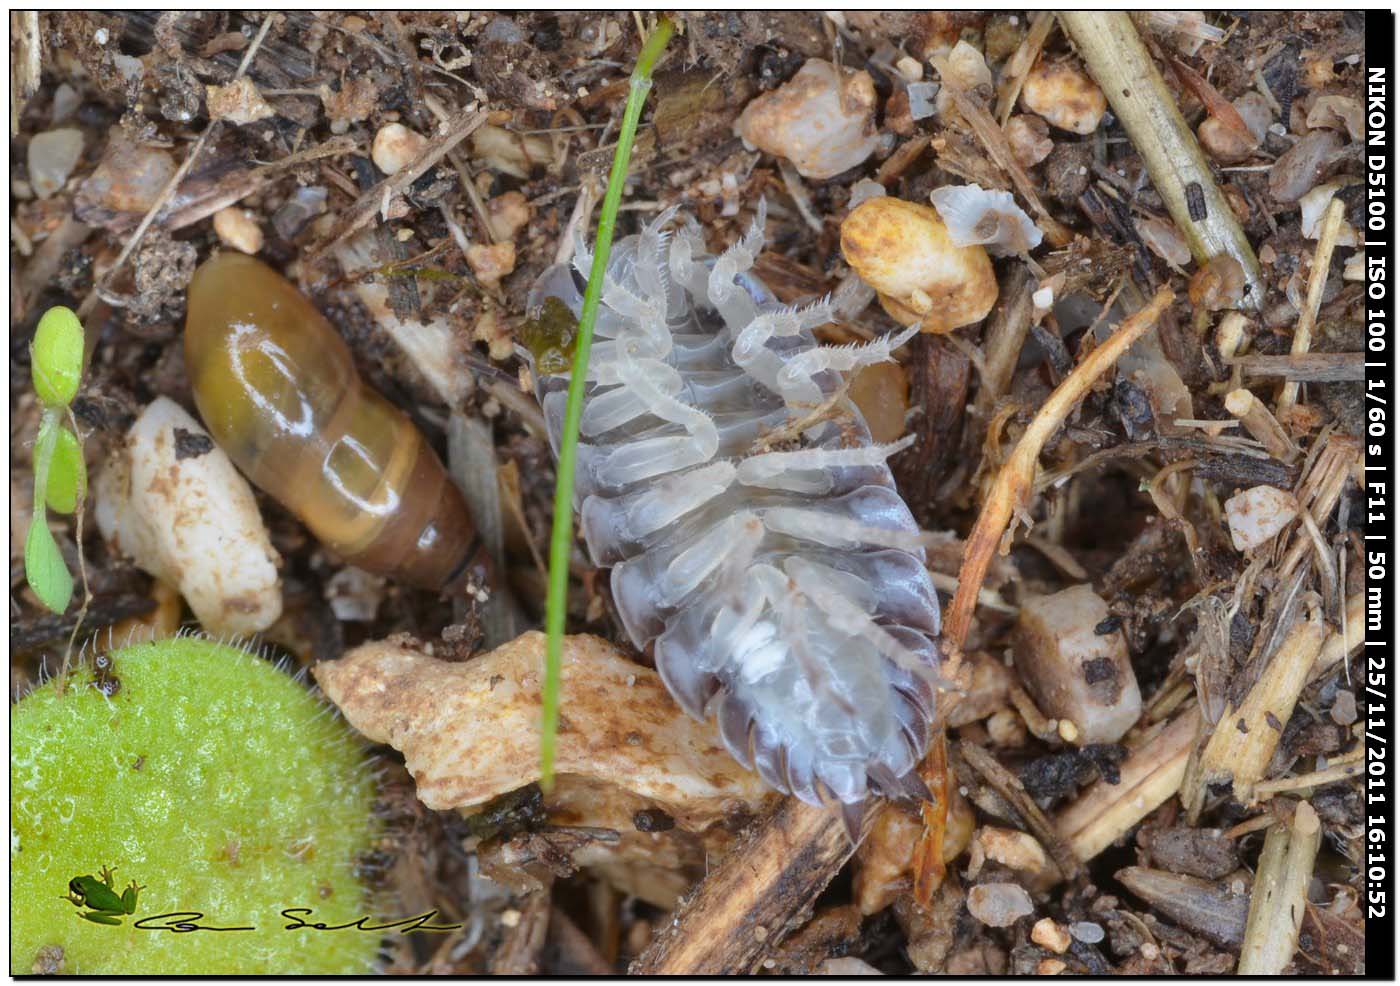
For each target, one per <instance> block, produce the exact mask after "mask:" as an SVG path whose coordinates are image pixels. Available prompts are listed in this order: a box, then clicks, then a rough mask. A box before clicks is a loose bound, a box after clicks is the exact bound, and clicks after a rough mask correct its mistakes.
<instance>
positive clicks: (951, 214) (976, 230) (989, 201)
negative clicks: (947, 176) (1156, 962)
mask: <svg viewBox="0 0 1400 986" xmlns="http://www.w3.org/2000/svg"><path fill="white" fill-rule="evenodd" d="M929 198H930V199H931V200H932V201H933V207H934V208H935V209H937V210H938V215H939V216H940V217H941V218H942V219H943V222H944V224H945V225H946V226H947V227H948V236H949V238H950V239H952V241H953V243H954V244H955V245H956V246H960V247H966V246H985V247H986V248H987V249H988V250H990V251H991V252H992V253H993V254H994V255H996V256H998V257H1006V256H1009V255H1012V254H1019V253H1025V252H1026V251H1028V250H1034V249H1035V248H1036V247H1038V246H1040V241H1041V238H1042V234H1041V232H1040V229H1039V228H1038V227H1037V226H1036V224H1035V223H1034V222H1033V221H1032V220H1031V217H1030V216H1028V215H1026V213H1025V211H1024V210H1023V209H1022V208H1021V207H1020V206H1019V205H1017V204H1016V200H1015V199H1014V198H1013V197H1012V195H1011V193H1010V192H1003V191H997V190H992V189H985V188H983V187H982V186H981V185H944V186H943V187H942V188H935V189H934V190H933V191H932V192H931V193H930V194H929Z"/></svg>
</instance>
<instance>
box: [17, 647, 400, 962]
mask: <svg viewBox="0 0 1400 986" xmlns="http://www.w3.org/2000/svg"><path fill="white" fill-rule="evenodd" d="M67 678H68V680H67V682H66V687H65V688H64V689H63V690H62V692H60V690H59V688H58V687H57V686H58V682H57V681H50V682H49V683H47V684H44V685H41V686H39V687H37V688H35V689H34V690H33V691H32V692H30V693H29V694H28V695H26V696H25V697H24V698H23V699H21V700H20V701H19V702H18V703H17V704H15V705H14V706H12V707H11V711H10V782H11V791H12V792H13V794H12V797H11V799H10V881H11V882H10V944H11V948H10V956H11V958H10V962H11V971H12V972H13V973H16V974H27V973H29V972H30V970H31V968H32V967H33V965H34V963H35V961H36V957H38V956H40V955H41V954H53V950H54V949H56V948H57V949H62V953H61V954H62V955H63V956H64V964H65V968H66V970H67V971H68V972H70V973H76V974H78V975H93V976H96V975H106V976H116V975H150V974H151V973H152V972H160V973H166V974H172V975H222V976H233V975H269V974H276V975H298V974H300V975H320V976H332V975H356V974H365V973H368V972H371V971H373V969H374V965H375V962H376V960H377V954H378V949H379V945H380V943H381V940H382V938H383V932H382V931H381V932H375V931H374V930H372V929H371V930H369V931H362V930H359V929H358V928H356V927H353V923H354V922H355V921H357V920H358V919H361V918H365V917H369V918H370V920H369V921H368V922H366V923H368V924H371V925H374V924H378V923H380V922H381V921H382V920H383V918H384V916H385V915H386V914H387V915H389V916H390V917H391V918H392V917H393V916H396V915H395V910H396V909H395V907H394V906H393V905H391V904H382V905H380V906H379V907H376V906H374V895H373V893H372V892H371V889H370V887H369V886H367V884H366V882H365V876H364V874H365V873H366V872H367V870H368V869H370V868H371V864H372V861H373V859H374V855H373V853H374V851H375V849H376V848H377V847H378V845H379V839H380V838H381V833H380V831H379V829H378V827H377V826H376V823H375V822H374V816H373V807H374V798H375V789H374V787H375V786H374V779H373V776H372V775H371V772H370V768H369V764H368V763H367V761H366V755H365V749H364V746H363V745H362V744H361V742H360V741H359V740H358V739H356V738H355V736H354V735H353V734H352V733H351V731H350V729H349V727H347V726H346V725H345V723H344V721H343V720H341V719H340V718H338V717H337V716H335V715H334V714H333V713H332V712H331V710H330V709H328V707H327V706H326V705H325V704H324V703H322V702H321V701H319V700H318V699H317V698H316V697H315V696H314V695H313V694H312V693H311V692H310V691H309V690H308V689H307V688H306V687H305V686H304V685H303V684H302V683H301V682H299V681H297V680H296V679H294V678H293V677H292V676H291V675H289V674H287V673H286V672H284V671H283V670H281V669H279V668H278V667H276V666H275V665H274V664H272V663H271V662H269V661H267V660H264V659H263V658H261V657H259V656H257V655H256V654H251V653H249V652H247V651H245V650H242V649H240V648H237V647H228V646H224V645H222V644H217V643H214V642H213V641H210V640H205V639H202V638H199V637H173V638H170V639H167V640H160V641H156V642H154V643H149V644H139V645H136V646H132V647H126V648H123V649H121V650H118V651H116V652H114V653H110V654H105V655H102V657H101V658H96V659H93V660H90V661H86V662H83V663H79V664H77V665H76V666H75V667H74V668H73V669H72V671H71V672H70V673H69V674H68V676H67ZM113 865H115V866H116V867H117V872H118V873H125V874H127V875H129V876H138V877H140V883H142V884H145V885H146V886H144V887H143V886H140V885H139V884H137V883H131V884H129V885H127V886H125V887H124V888H123V887H122V884H121V883H118V882H117V879H116V877H115V876H113V873H112V867H113ZM75 873H78V874H89V875H84V876H78V877H76V878H75V877H74V874H75ZM91 874H96V875H91ZM124 882H125V881H123V883H124ZM65 888H66V889H67V890H68V893H67V894H66V895H65V894H64V893H63V891H64V889H65ZM138 897H139V904H138ZM75 907H77V908H81V910H80V911H77V912H75V911H74V908H75ZM289 908H304V909H309V911H310V913H308V912H307V911H305V910H303V911H294V912H293V914H295V915H299V916H300V917H301V918H302V919H304V921H305V923H306V924H307V925H312V924H315V923H322V924H325V925H327V926H329V927H338V926H343V925H350V926H349V927H345V928H344V929H343V930H334V931H331V930H326V931H321V930H311V929H310V928H305V927H304V928H302V929H301V930H288V928H287V926H288V924H290V923H292V922H291V921H290V920H289V918H288V917H285V916H283V914H282V911H283V910H284V909H289ZM172 915H173V916H172ZM75 918H80V919H81V920H77V919H75ZM214 928H219V929H239V930H219V931H214V930H204V929H214ZM182 929H183V930H182ZM191 929H192V930H191ZM46 949H47V950H48V951H47V952H46V951H45V950H46Z"/></svg>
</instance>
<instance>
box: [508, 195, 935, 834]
mask: <svg viewBox="0 0 1400 986" xmlns="http://www.w3.org/2000/svg"><path fill="white" fill-rule="evenodd" d="M673 218H674V210H670V211H668V212H666V213H664V214H663V215H662V216H660V217H659V218H658V219H657V220H656V221H655V222H654V223H652V224H650V225H649V226H647V227H646V228H645V229H644V231H643V232H642V234H641V235H640V236H633V237H629V238H628V239H625V240H623V241H621V242H620V243H618V244H617V245H616V246H615V247H614V249H613V253H612V257H611V259H610V262H609V265H608V277H607V280H606V281H605V286H604V290H603V295H602V304H601V305H600V308H599V314H598V321H597V325H596V330H595V331H596V334H597V341H596V342H595V344H594V346H593V352H592V359H591V361H590V366H589V370H588V381H589V383H588V387H587V390H586V393H585V404H584V410H583V418H582V425H581V437H580V444H579V448H578V476H577V481H576V487H575V497H576V501H577V502H578V503H579V504H580V511H581V518H582V527H583V532H584V537H585V539H586V541H587V543H588V547H589V551H590V552H591V554H592V556H593V561H594V562H595V563H596V564H597V565H600V566H613V573H612V587H613V595H614V597H615V601H616V604H617V608H618V610H619V612H620V613H621V616H622V619H623V622H624V624H625V626H626V629H627V632H628V634H629V635H630V637H631V638H632V641H633V643H635V644H636V645H637V646H638V647H639V648H642V649H644V650H646V651H648V652H649V653H651V654H652V655H653V657H654V658H655V660H656V666H657V669H658V670H659V671H660V673H661V675H662V677H663V679H664V680H665V682H666V684H667V686H668V687H669V688H670V690H671V692H672V694H674V695H675V697H676V699H677V700H678V701H679V702H680V703H681V705H682V706H684V707H685V709H686V710H687V711H689V712H690V713H691V714H693V715H696V716H700V717H704V716H714V717H715V718H716V719H717V721H718V724H719V728H720V732H721V735H722V736H723V739H724V743H725V745H726V746H727V747H728V749H729V751H730V752H731V753H732V754H733V755H734V756H735V758H737V759H738V760H739V761H740V762H742V763H744V764H746V765H752V766H753V767H754V768H755V769H756V770H757V771H758V772H759V773H760V774H761V775H762V777H763V778H764V779H765V780H766V781H767V782H768V783H770V784H771V785H773V786H774V787H777V788H779V789H781V790H784V791H789V792H791V793H793V794H795V795H797V796H798V797H800V798H802V799H803V800H804V801H808V802H810V803H812V804H821V803H827V802H831V801H833V800H835V801H839V802H841V803H843V804H845V805H848V806H850V805H857V804H860V803H861V802H863V801H864V800H865V798H866V797H867V795H868V794H869V793H871V792H877V793H883V794H886V795H893V796H900V795H909V794H915V793H922V784H921V782H919V781H918V779H917V775H916V774H914V773H913V768H914V766H915V765H916V764H917V763H918V761H919V759H920V757H921V756H922V755H923V752H924V750H925V747H926V745H927V742H928V739H929V732H930V724H931V722H932V721H933V713H934V694H935V689H934V684H935V675H936V669H937V666H938V654H937V650H936V647H935V644H934V638H935V637H936V636H937V634H938V630H939V612H938V598H937V596H936V594H935V592H934V589H933V586H932V584H931V582H930V580H929V577H928V573H927V571H926V570H925V568H924V565H923V551H922V549H921V548H919V547H918V545H917V541H916V536H917V533H918V527H917V525H916V524H915V522H914V520H913V518H912V517H911V516H910V513H909V510H908V508H907V507H906V506H905V504H904V502H903V500H901V499H900V497H899V494H898V493H896V492H895V489H894V482H893V480H892V478H891V476H890V472H889V469H888V468H887V467H886V465H885V459H886V457H887V456H889V455H890V454H892V452H894V451H896V450H897V449H898V448H902V447H904V444H905V443H904V442H900V443H895V444H894V445H889V446H878V445H872V444H871V440H870V435H869V432H868V430H867V429H866V426H865V423H864V421H863V420H862V419H861V417H860V413H859V412H858V411H857V410H856V409H855V407H854V405H852V404H850V403H849V402H848V401H846V400H844V398H841V397H839V396H837V392H838V389H839V387H840V383H841V377H840V374H841V373H842V372H846V371H850V370H853V369H855V368H857V367H859V366H862V365H865V364H867V363H871V362H876V361H880V360H884V359H888V358H889V354H890V352H891V351H892V350H893V349H894V348H895V347H896V346H898V345H899V344H901V343H902V342H903V341H905V340H906V339H907V338H908V337H909V335H910V334H911V333H912V331H914V330H910V332H906V333H901V334H900V335H899V336H896V337H886V338H884V339H879V340H876V341H875V342H873V343H870V344H868V345H866V346H860V347H823V346H818V345H816V343H815V341H814V339H813V337H812V334H811V329H812V328H814V327H815V326H817V325H821V324H823V323H824V322H827V321H830V320H831V317H832V312H831V309H830V306H829V305H827V304H825V303H818V304H816V305H813V306H811V307H809V308H806V309H802V310H796V309H792V308H785V307H782V306H780V305H779V304H778V303H777V301H776V300H775V299H774V298H773V296H772V294H771V293H770V292H769V291H768V289H767V288H766V287H764V285H763V284H762V283H761V282H759V281H758V280H757V279H755V278H754V277H753V276H752V275H750V274H749V273H748V270H749V268H750V267H751V266H752V264H753V261H754V258H755V257H756V256H757V254H758V251H759V249H760V248H761V246H762V241H763V234H762V214H761V212H760V217H759V219H758V220H756V221H755V223H754V226H753V228H752V229H751V231H750V232H749V233H748V235H747V236H745V237H744V239H743V240H742V241H740V242H739V243H738V244H736V245H735V246H733V247H732V248H730V249H729V250H728V251H726V252H725V253H724V254H723V255H722V256H720V257H718V258H713V257H708V256H703V255H702V251H703V250H704V245H703V241H702V240H701V238H700V235H699V230H698V228H697V227H696V226H695V224H694V222H693V220H687V221H686V222H684V223H683V224H682V225H681V226H680V227H679V228H678V229H677V230H676V231H675V232H674V235H670V234H668V233H666V232H665V231H666V229H667V227H668V226H669V225H670V223H671V221H672V219H673ZM590 264H591V258H590V257H589V255H588V253H587V250H586V249H585V248H584V246H583V244H582V243H579V245H578V250H577V253H576V256H575V260H574V267H575V268H576V270H571V269H570V268H569V267H568V266H567V265H556V266H555V267H552V268H550V269H549V270H547V271H546V272H545V273H544V274H542V275H541V276H540V278H539V280H538V281H537V282H536V283H535V286H534V290H533V292H532V294H531V298H530V308H531V310H532V311H534V310H537V309H540V308H543V306H544V305H545V302H546V301H547V299H549V298H557V299H559V301H562V302H563V303H564V304H565V305H567V306H568V307H569V308H570V309H571V310H572V311H573V312H574V314H575V315H577V314H578V313H579V312H580V310H581V309H582V293H581V288H582V285H583V284H584V283H585V278H586V275H587V271H588V270H589V267H590ZM567 383H568V379H567V374H566V373H565V374H553V375H550V374H544V375H538V374H537V389H538V392H539V396H540V401H541V404H542V405H543V408H544V411H545V417H546V420H547V421H548V423H549V426H550V433H551V436H552V437H553V440H554V441H555V442H556V444H557V441H558V435H559V432H560V429H561V428H562V422H563V414H564V403H565V393H566V389H567ZM833 397H835V398H836V399H835V400H834V401H833V400H832V398H833ZM823 403H827V404H830V405H832V406H833V407H834V408H835V411H836V413H835V414H829V413H828V414H820V413H816V414H814V411H816V410H817V409H818V408H819V407H820V406H821V405H822V404H823ZM813 421H815V422H816V423H812V422H813ZM798 422H800V424H799V423H798Z"/></svg>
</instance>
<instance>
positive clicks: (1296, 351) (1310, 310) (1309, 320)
mask: <svg viewBox="0 0 1400 986" xmlns="http://www.w3.org/2000/svg"><path fill="white" fill-rule="evenodd" d="M1345 211H1346V206H1345V205H1344V204H1343V203H1342V200H1341V199H1338V198H1334V199H1333V200H1332V201H1331V203H1330V204H1329V205H1328V206H1327V213H1326V214H1325V215H1324V216H1323V218H1322V233H1321V234H1320V235H1319V236H1318V238H1317V249H1316V250H1315V251H1313V261H1312V270H1311V271H1309V272H1308V296H1307V299H1306V300H1304V302H1303V311H1302V314H1301V315H1299V316H1298V327H1297V328H1296V329H1294V330H1293V348H1292V349H1291V350H1290V353H1291V355H1294V356H1298V355H1301V354H1303V353H1306V352H1307V351H1308V349H1309V348H1310V347H1311V346H1312V330H1313V326H1314V325H1316V324H1317V310H1318V309H1319V308H1320V307H1322V290H1323V288H1325V287H1326V286H1327V268H1328V267H1330V266H1332V250H1333V248H1334V247H1336V245H1337V233H1338V232H1339V231H1340V230H1341V228H1342V215H1343V214H1344V213H1345ZM1297 400H1298V381H1297V380H1293V379H1289V380H1286V381H1285V382H1284V384H1283V388H1282V389H1281V390H1280V391H1279V398H1278V411H1279V414H1283V413H1284V412H1285V411H1287V410H1288V409H1289V408H1291V407H1292V406H1293V405H1294V404H1295V403H1297Z"/></svg>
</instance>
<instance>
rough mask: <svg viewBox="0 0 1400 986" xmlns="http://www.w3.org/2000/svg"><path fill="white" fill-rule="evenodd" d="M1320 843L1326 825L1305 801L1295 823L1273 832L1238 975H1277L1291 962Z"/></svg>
mask: <svg viewBox="0 0 1400 986" xmlns="http://www.w3.org/2000/svg"><path fill="white" fill-rule="evenodd" d="M1321 841H1322V825H1321V823H1320V821H1319V820H1318V817H1317V812H1316V811H1314V810H1313V807H1312V805H1310V804H1308V803H1307V802H1306V801H1302V802H1299V804H1298V808H1297V810H1296V811H1294V813H1293V820H1292V822H1291V823H1283V822H1280V823H1278V824H1276V825H1275V826H1274V827H1273V828H1271V829H1269V834H1268V836H1267V837H1265V839H1264V852H1263V854H1262V855H1261V856H1260V857H1259V869H1258V871H1257V872H1256V873H1255V875H1254V891H1253V893H1252V895H1251V898H1250V902H1249V922H1248V924H1246V926H1245V932H1244V944H1243V945H1242V946H1241V947H1240V965H1239V968H1238V970H1236V971H1237V972H1238V973H1239V975H1241V976H1277V975H1279V974H1281V973H1282V972H1283V970H1284V968H1285V967H1287V965H1288V963H1289V962H1291V961H1292V960H1293V953H1294V952H1295V951H1296V950H1297V948H1298V929H1299V928H1300V927H1302V924H1303V911H1304V909H1305V907H1306V906H1307V902H1308V884H1309V883H1310V882H1311V881H1312V874H1313V863H1314V862H1315V861H1316V859H1317V848H1318V845H1319V844H1320V843H1321Z"/></svg>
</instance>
